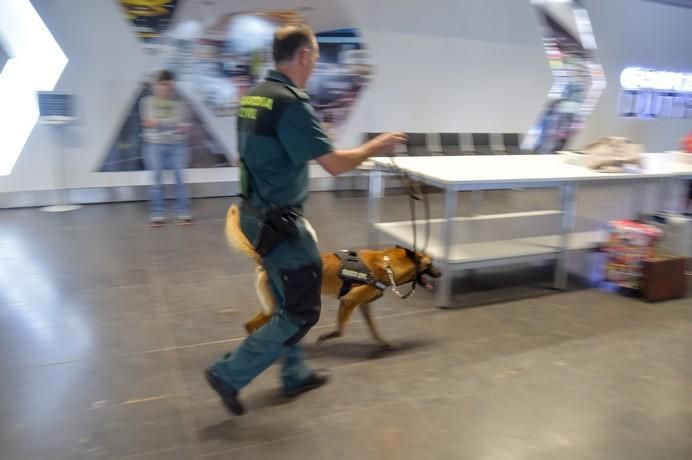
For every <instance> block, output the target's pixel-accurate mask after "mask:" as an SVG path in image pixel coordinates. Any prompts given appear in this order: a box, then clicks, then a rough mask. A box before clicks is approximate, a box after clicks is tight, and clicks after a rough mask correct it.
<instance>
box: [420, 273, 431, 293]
mask: <svg viewBox="0 0 692 460" xmlns="http://www.w3.org/2000/svg"><path fill="white" fill-rule="evenodd" d="M420 281H421V284H422V285H423V287H424V288H425V289H427V290H428V291H432V290H433V285H432V283H431V282H430V281H429V280H428V277H427V276H425V275H423V276H421V277H420Z"/></svg>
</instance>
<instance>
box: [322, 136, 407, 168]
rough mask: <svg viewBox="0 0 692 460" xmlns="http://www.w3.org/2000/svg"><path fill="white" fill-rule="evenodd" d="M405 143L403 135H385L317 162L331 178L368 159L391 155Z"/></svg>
mask: <svg viewBox="0 0 692 460" xmlns="http://www.w3.org/2000/svg"><path fill="white" fill-rule="evenodd" d="M404 142H406V134H404V133H385V134H380V135H379V136H377V137H375V138H374V139H371V140H370V141H368V142H366V143H365V144H363V145H361V146H360V147H358V148H357V149H353V150H337V151H334V152H329V153H327V154H325V155H322V156H321V157H318V158H317V162H318V163H319V164H320V165H321V166H322V167H323V168H324V169H325V170H327V172H328V173H329V174H331V175H332V176H338V175H339V174H342V173H345V172H346V171H350V170H352V169H354V168H357V167H358V165H360V164H361V163H362V162H363V161H365V160H367V159H368V158H370V157H375V156H378V155H384V154H387V153H391V152H392V151H393V150H394V147H395V146H396V144H401V143H404Z"/></svg>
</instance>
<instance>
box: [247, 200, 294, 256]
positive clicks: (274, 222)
mask: <svg viewBox="0 0 692 460" xmlns="http://www.w3.org/2000/svg"><path fill="white" fill-rule="evenodd" d="M297 217H298V215H297V214H296V213H295V212H293V211H291V210H286V209H281V208H278V207H271V208H269V209H268V210H267V212H266V213H265V216H264V223H263V225H262V231H261V232H260V237H259V242H258V243H257V246H256V247H255V250H256V251H257V253H258V254H259V255H260V256H261V257H264V256H266V255H267V254H269V253H270V252H271V251H272V250H273V249H274V248H275V247H276V246H278V245H279V243H281V242H282V241H284V240H288V239H291V238H294V237H295V236H296V235H297V234H298V225H297V224H296V219H297Z"/></svg>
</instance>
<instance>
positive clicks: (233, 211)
mask: <svg viewBox="0 0 692 460" xmlns="http://www.w3.org/2000/svg"><path fill="white" fill-rule="evenodd" d="M226 241H227V242H228V244H229V246H230V247H231V248H232V249H235V250H236V251H238V252H241V253H243V254H245V255H246V256H248V257H249V258H250V259H252V260H253V261H254V262H255V263H256V264H257V265H262V258H261V257H260V255H259V254H257V251H255V248H254V246H253V245H252V243H250V240H248V239H247V237H246V236H245V233H243V231H242V230H241V228H240V210H239V209H238V205H235V204H234V205H231V207H229V208H228V213H227V214H226Z"/></svg>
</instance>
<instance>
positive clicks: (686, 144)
mask: <svg viewBox="0 0 692 460" xmlns="http://www.w3.org/2000/svg"><path fill="white" fill-rule="evenodd" d="M682 150H683V151H685V152H687V153H692V133H690V134H688V135H687V136H685V137H683V138H682Z"/></svg>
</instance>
